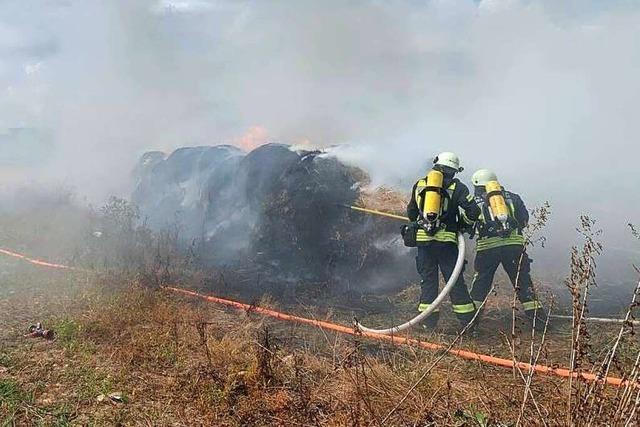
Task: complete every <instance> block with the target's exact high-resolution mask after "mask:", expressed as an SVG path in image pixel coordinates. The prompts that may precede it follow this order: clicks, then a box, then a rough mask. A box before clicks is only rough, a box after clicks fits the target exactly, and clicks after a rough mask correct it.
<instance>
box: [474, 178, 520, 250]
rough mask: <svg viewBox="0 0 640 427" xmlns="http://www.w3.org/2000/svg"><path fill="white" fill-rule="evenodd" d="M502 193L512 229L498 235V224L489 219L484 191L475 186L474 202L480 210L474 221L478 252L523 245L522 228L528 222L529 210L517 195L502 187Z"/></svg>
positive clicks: (487, 203) (489, 214)
mask: <svg viewBox="0 0 640 427" xmlns="http://www.w3.org/2000/svg"><path fill="white" fill-rule="evenodd" d="M502 193H503V196H504V199H505V201H506V203H507V206H508V207H509V220H508V223H509V225H510V226H511V229H512V231H511V232H510V233H509V234H507V235H500V234H499V233H498V230H500V224H499V223H498V222H497V221H492V220H491V213H490V211H489V202H488V200H487V193H486V191H484V190H483V189H480V188H476V193H475V203H476V205H477V206H478V208H479V209H480V211H481V213H480V217H479V218H478V222H477V223H476V230H477V232H478V241H477V244H476V250H477V251H478V252H480V251H484V250H487V249H492V248H498V247H501V246H511V245H517V246H523V245H524V237H523V235H522V229H523V228H525V227H526V226H527V223H528V222H529V212H527V208H526V206H525V205H524V202H523V201H522V199H521V198H520V196H519V195H517V194H516V193H512V192H510V191H506V190H505V189H504V188H503V189H502Z"/></svg>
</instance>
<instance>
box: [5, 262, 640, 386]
mask: <svg viewBox="0 0 640 427" xmlns="http://www.w3.org/2000/svg"><path fill="white" fill-rule="evenodd" d="M0 253H2V254H4V255H8V256H11V257H14V258H19V259H22V260H24V261H27V262H29V263H31V264H34V265H38V266H41V267H49V268H57V269H64V270H73V271H89V270H83V269H79V268H75V267H70V266H67V265H63V264H54V263H50V262H46V261H41V260H38V259H34V258H30V257H28V256H26V255H23V254H20V253H17V252H13V251H9V250H6V249H0ZM162 289H165V290H167V291H171V292H175V293H179V294H183V295H188V296H192V297H196V298H200V299H202V300H205V301H209V302H213V303H216V304H221V305H225V306H227V307H233V308H236V309H239V310H245V311H248V312H254V313H260V314H263V315H265V316H269V317H273V318H275V319H280V320H285V321H289V322H296V323H301V324H306V325H311V326H316V327H318V328H322V329H326V330H330V331H335V332H340V333H342V334H349V335H360V336H364V337H367V338H371V339H376V340H380V341H387V342H390V343H392V344H404V345H412V346H417V347H421V348H424V349H427V350H445V351H447V352H448V353H449V354H451V355H452V356H457V357H460V358H462V359H468V360H477V361H479V362H483V363H487V364H490V365H495V366H502V367H505V368H514V367H517V368H520V369H523V370H526V371H530V370H533V371H535V372H538V373H541V374H547V375H555V376H557V377H563V378H569V377H573V378H578V377H580V378H583V379H585V380H587V381H601V382H606V383H607V384H611V385H615V386H618V387H620V386H627V385H628V384H629V381H627V380H623V379H622V378H617V377H604V378H603V377H600V376H598V375H595V374H590V373H584V372H580V373H578V372H571V371H570V370H569V369H566V368H554V367H551V366H544V365H531V364H530V363H526V362H517V361H513V360H509V359H503V358H499V357H494V356H489V355H487V354H481V353H475V352H472V351H468V350H459V349H447V347H446V346H444V345H442V344H435V343H430V342H427V341H420V340H416V339H413V338H406V337H399V336H393V335H380V334H374V333H369V332H362V331H358V330H356V329H355V328H350V327H347V326H344V325H338V324H336V323H331V322H327V321H323V320H315V319H308V318H306V317H300V316H294V315H292V314H287V313H282V312H279V311H276V310H271V309H268V308H264V307H257V306H254V305H250V304H245V303H241V302H237V301H232V300H228V299H223V298H218V297H214V296H210V295H203V294H199V293H197V292H193V291H189V290H187V289H181V288H174V287H170V286H165V287H163V288H162ZM632 386H633V387H638V386H640V384H632Z"/></svg>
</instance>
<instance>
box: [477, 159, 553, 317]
mask: <svg viewBox="0 0 640 427" xmlns="http://www.w3.org/2000/svg"><path fill="white" fill-rule="evenodd" d="M471 181H472V183H473V186H474V193H475V202H476V204H477V206H478V208H479V209H480V210H481V213H480V217H479V219H478V221H477V223H476V231H477V233H478V238H477V243H476V259H475V263H474V267H475V275H474V278H473V284H472V287H471V297H472V298H473V301H474V302H475V305H476V307H480V305H481V304H482V302H483V301H484V300H485V299H486V298H487V296H488V294H489V291H490V289H491V284H492V282H493V276H494V275H495V273H496V270H497V269H498V266H499V265H500V264H502V267H503V268H504V270H505V271H506V273H507V275H508V276H509V279H510V280H511V283H512V285H513V287H514V289H515V290H516V293H517V296H518V299H519V300H520V303H521V304H522V307H523V308H524V312H525V314H526V316H527V317H528V318H529V319H530V320H533V319H534V317H537V319H536V326H537V327H540V326H542V325H544V322H545V321H546V315H545V314H544V310H543V307H542V304H541V303H540V302H539V301H538V299H537V298H536V295H535V293H534V291H533V282H532V281H531V274H530V270H531V258H529V256H528V255H527V252H526V246H525V241H524V237H523V235H522V230H523V228H525V227H526V226H527V223H528V221H529V213H528V212H527V208H526V207H525V205H524V202H523V201H522V199H521V198H520V196H518V195H517V194H515V193H512V192H510V191H506V190H505V189H504V188H503V187H502V186H500V184H499V183H498V177H497V176H496V174H495V173H494V172H492V171H490V170H488V169H480V170H478V171H476V172H475V173H474V174H473V176H472V177H471ZM487 190H489V191H487ZM501 209H503V210H504V214H503V215H502V216H501V215H500V212H499V211H500V210H501ZM536 315H537V316H536Z"/></svg>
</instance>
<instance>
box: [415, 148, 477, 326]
mask: <svg viewBox="0 0 640 427" xmlns="http://www.w3.org/2000/svg"><path fill="white" fill-rule="evenodd" d="M433 163H434V165H433V169H432V171H431V172H429V173H428V174H427V176H426V177H424V178H421V179H419V180H418V181H417V182H416V184H415V185H414V186H413V190H412V192H411V201H410V202H409V204H408V206H407V216H408V217H409V220H410V221H412V222H414V223H415V222H417V223H418V224H419V226H418V227H417V231H416V235H415V241H416V246H417V247H418V255H417V257H416V267H417V270H418V274H419V275H420V277H421V279H422V280H421V282H420V285H421V287H422V294H421V295H420V304H419V305H418V311H419V312H422V311H424V310H426V309H427V308H428V307H429V305H430V304H431V303H433V301H434V300H435V298H436V297H437V296H438V291H439V289H438V288H439V276H438V270H439V271H440V272H441V273H442V275H443V276H444V278H445V280H449V277H450V276H451V274H452V272H453V269H454V267H455V264H456V259H457V256H458V247H457V233H458V231H460V227H461V222H462V221H463V218H462V217H463V216H465V217H466V218H467V219H468V221H469V220H470V221H475V220H476V219H477V218H478V216H479V214H480V209H479V208H478V206H477V205H476V204H475V202H474V198H473V196H471V195H470V194H469V189H468V188H467V186H466V185H464V184H463V183H462V182H460V180H458V179H457V178H455V174H456V173H458V172H462V170H463V168H461V167H460V160H459V159H458V156H457V155H455V154H454V153H450V152H444V153H440V154H439V155H438V156H437V157H436V158H435V159H434V160H433ZM432 175H436V176H438V177H439V181H437V182H436V183H435V185H434V184H433V183H432V182H431V181H433V180H432ZM430 191H431V192H433V193H432V194H430V193H429V192H430ZM436 193H438V194H437V195H438V196H439V199H438V198H436V199H435V200H436V204H435V205H436V206H435V209H433V205H434V203H433V202H432V201H430V199H429V198H430V197H431V196H432V195H433V196H435V195H436ZM430 204H431V208H430V207H429V205H430ZM430 210H432V212H428V211H430ZM434 213H435V215H434ZM463 214H464V215H463ZM463 271H464V270H463ZM449 296H450V298H451V303H452V306H453V312H454V313H455V314H456V316H457V317H458V319H459V320H460V322H461V324H462V326H463V327H464V326H466V325H467V324H468V323H469V322H470V321H471V320H472V319H473V317H474V315H475V306H474V304H473V300H472V299H471V297H470V296H469V291H468V289H467V286H466V284H465V281H464V277H463V274H462V273H460V275H459V277H458V280H457V282H456V283H455V285H454V287H453V289H452V290H451V293H450V294H449ZM438 319H439V312H438V311H437V310H436V311H435V312H434V313H432V314H431V315H430V316H429V317H427V319H426V320H425V322H424V324H423V326H424V327H425V328H426V329H433V328H435V327H436V325H437V323H438Z"/></svg>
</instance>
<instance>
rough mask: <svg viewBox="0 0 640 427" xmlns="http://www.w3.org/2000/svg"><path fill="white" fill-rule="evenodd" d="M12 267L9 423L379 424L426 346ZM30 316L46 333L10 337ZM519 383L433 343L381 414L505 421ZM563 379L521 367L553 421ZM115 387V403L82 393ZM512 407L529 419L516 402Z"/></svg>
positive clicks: (7, 305)
mask: <svg viewBox="0 0 640 427" xmlns="http://www.w3.org/2000/svg"><path fill="white" fill-rule="evenodd" d="M13 267H16V266H13ZM12 277H13V279H15V280H13V281H11V284H10V285H9V286H8V287H7V288H3V289H2V294H1V295H0V298H1V301H2V308H3V309H4V310H6V316H3V319H7V320H8V323H9V324H8V325H7V326H6V327H5V328H4V329H3V330H2V332H1V335H0V337H1V338H2V346H1V347H0V365H2V366H3V368H2V370H1V373H0V392H1V393H3V395H2V396H3V401H2V404H1V405H0V420H3V423H8V424H9V425H11V424H12V423H14V424H15V425H35V424H42V425H65V423H67V424H73V425H85V424H93V425H104V424H109V425H113V424H120V425H380V422H381V420H382V419H383V418H384V417H385V416H386V415H387V414H388V413H389V412H390V411H391V409H392V408H393V407H394V406H395V405H396V404H397V403H398V402H399V401H400V399H401V398H402V396H403V395H404V394H405V393H406V391H407V390H408V389H409V387H411V385H412V384H414V383H415V382H416V381H417V380H418V378H419V377H420V376H421V374H422V372H424V371H425V370H426V369H427V368H428V367H429V366H430V365H431V364H432V363H433V361H434V360H435V358H436V357H438V354H436V353H434V352H427V351H422V350H419V349H414V348H405V347H389V346H383V345H379V344H377V343H371V342H369V341H366V340H361V339H359V338H354V337H345V336H342V335H337V334H333V333H329V332H324V331H320V330H316V329H313V328H309V327H303V326H300V325H295V324H284V323H277V322H274V321H269V320H265V319H264V318H261V317H258V316H255V315H253V314H247V313H239V312H230V311H227V310H222V309H219V308H218V307H215V306H211V305H205V304H198V303H196V302H194V301H193V300H185V299H181V298H177V297H176V296H175V295H168V294H165V293H164V292H162V291H159V290H152V289H148V288H143V287H141V286H139V285H137V284H136V283H124V282H123V283H118V282H117V281H112V280H111V279H108V280H107V279H105V278H103V279H101V280H96V281H90V282H89V283H87V282H86V277H77V278H72V277H69V276H66V275H57V276H56V275H51V274H50V273H48V272H47V274H45V273H43V272H40V271H37V270H35V269H32V268H30V267H25V268H19V271H16V273H15V275H12ZM17 279H20V281H18V280H17ZM54 287H55V288H54ZM53 289H55V291H53V292H52V290H53ZM271 304H273V303H271ZM36 320H43V321H44V322H45V323H46V324H47V325H52V326H54V327H55V328H56V330H57V332H58V339H57V340H56V341H54V342H46V341H41V340H33V339H26V338H22V336H21V332H22V331H21V329H22V328H25V327H26V326H28V324H29V322H33V321H36ZM432 338H433V339H446V338H447V337H446V336H445V337H432ZM464 346H465V347H471V348H477V349H479V350H480V351H484V352H491V351H492V350H491V348H490V347H487V344H486V343H484V342H479V341H478V342H470V341H466V342H464ZM524 386H525V383H524V382H523V381H522V379H521V378H520V377H514V376H513V375H512V373H511V372H510V371H509V370H505V369H502V368H495V367H490V366H486V365H481V364H479V363H476V362H469V361H463V360H459V359H455V358H452V357H445V358H444V359H443V360H442V362H441V363H439V364H438V365H437V367H436V369H434V370H433V371H432V372H431V373H430V374H429V375H428V376H427V378H426V379H425V381H423V382H420V384H419V385H418V386H417V387H416V389H415V391H414V392H413V393H411V394H410V395H409V397H408V398H407V400H406V401H405V402H404V403H403V404H402V405H401V406H400V408H399V409H398V411H396V412H395V413H394V414H393V416H392V417H391V418H390V419H389V420H388V421H387V423H385V425H510V424H512V423H514V422H515V421H516V419H517V418H518V415H519V408H520V402H521V399H522V393H523V390H524ZM566 387H567V384H566V382H564V381H563V380H559V379H554V378H547V377H536V378H535V381H533V383H532V385H531V392H532V393H533V395H534V396H536V402H537V404H538V405H539V406H540V408H541V409H540V410H541V411H542V413H543V415H544V416H545V417H548V419H547V420H546V423H547V424H550V425H552V424H554V423H556V422H557V423H558V424H560V423H562V421H563V419H562V416H561V415H560V414H564V413H565V411H566V401H565V400H564V399H560V400H558V399H556V398H555V396H556V395H558V394H559V393H560V392H561V391H562V390H566ZM115 391H118V392H122V393H123V394H124V396H125V399H124V400H125V401H124V403H105V402H102V403H98V402H97V401H96V397H97V396H98V395H100V394H108V393H110V392H115ZM604 396H605V399H606V398H607V396H608V394H607V393H605V394H604ZM523 420H524V422H525V424H528V425H531V424H542V421H541V419H540V415H539V414H538V413H537V411H536V410H535V409H534V408H533V407H532V406H530V405H527V406H526V407H525V408H524V413H523Z"/></svg>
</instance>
